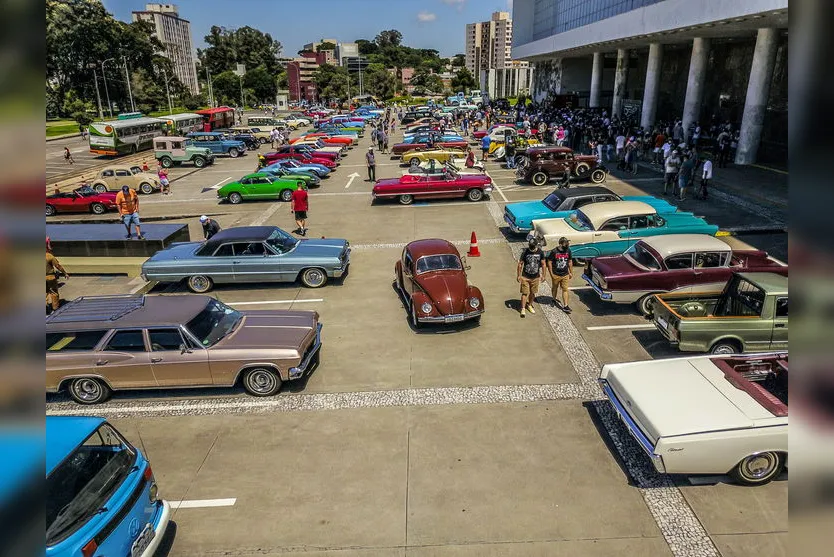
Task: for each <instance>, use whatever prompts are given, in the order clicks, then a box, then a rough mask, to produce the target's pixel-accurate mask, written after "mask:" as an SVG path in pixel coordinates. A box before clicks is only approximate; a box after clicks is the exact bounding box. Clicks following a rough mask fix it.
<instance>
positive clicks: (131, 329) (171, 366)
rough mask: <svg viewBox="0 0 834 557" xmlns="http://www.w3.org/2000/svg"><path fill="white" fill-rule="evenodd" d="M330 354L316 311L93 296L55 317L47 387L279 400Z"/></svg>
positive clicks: (94, 393)
mask: <svg viewBox="0 0 834 557" xmlns="http://www.w3.org/2000/svg"><path fill="white" fill-rule="evenodd" d="M186 245H190V244H186ZM160 253H162V252H160ZM320 348H321V325H320V324H319V315H318V313H316V312H315V311H287V310H280V309H273V310H259V311H238V310H235V309H232V308H230V307H229V306H227V305H225V304H223V303H222V302H220V301H218V300H215V299H214V298H212V297H211V296H193V295H188V294H185V295H172V296H146V295H141V294H140V295H126V296H125V295H118V296H84V297H81V298H77V299H75V300H73V301H71V302H69V303H67V304H66V305H64V306H62V307H61V308H59V309H57V310H56V311H54V312H53V313H52V314H50V315H49V317H47V318H46V391H47V392H59V391H66V392H67V393H68V394H69V395H70V396H71V397H72V398H73V399H74V400H75V401H76V402H78V403H81V404H96V403H100V402H104V401H105V400H107V398H108V397H109V396H110V394H111V393H112V392H113V391H117V390H122V389H159V388H178V387H180V388H181V387H189V388H191V387H232V386H234V385H237V384H241V385H242V386H243V388H244V389H245V390H246V391H247V392H248V393H249V394H251V395H255V396H271V395H274V394H276V393H278V391H279V390H280V389H281V383H283V382H284V381H292V380H295V379H300V378H302V377H304V376H305V375H307V374H308V373H309V372H310V371H311V370H312V369H313V367H314V365H315V360H316V359H317V356H318V352H319V349H320ZM93 364H95V365H93ZM79 554H80V553H79ZM126 555H129V553H127V554H126Z"/></svg>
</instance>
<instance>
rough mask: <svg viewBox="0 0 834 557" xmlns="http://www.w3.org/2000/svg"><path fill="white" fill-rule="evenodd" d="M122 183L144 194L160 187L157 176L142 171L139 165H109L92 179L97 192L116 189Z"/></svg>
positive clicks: (118, 188) (120, 186)
mask: <svg viewBox="0 0 834 557" xmlns="http://www.w3.org/2000/svg"><path fill="white" fill-rule="evenodd" d="M124 185H127V186H130V189H133V190H136V191H138V192H140V193H144V194H150V193H153V192H154V190H158V189H160V188H161V187H162V185H161V184H160V183H159V176H157V175H156V174H153V173H151V172H143V171H142V167H141V166H110V167H107V168H105V169H103V170H101V171H100V172H99V173H98V175H96V177H95V178H93V181H92V186H93V189H94V190H96V191H97V192H99V193H104V192H106V191H118V190H120V189H121V188H122V186H124Z"/></svg>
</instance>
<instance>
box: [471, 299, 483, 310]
mask: <svg viewBox="0 0 834 557" xmlns="http://www.w3.org/2000/svg"><path fill="white" fill-rule="evenodd" d="M469 307H471V308H472V309H478V308H479V307H481V300H479V299H478V298H474V297H473V298H469Z"/></svg>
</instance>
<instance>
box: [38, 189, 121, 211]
mask: <svg viewBox="0 0 834 557" xmlns="http://www.w3.org/2000/svg"><path fill="white" fill-rule="evenodd" d="M115 208H116V192H114V191H108V192H104V193H98V192H97V191H96V190H94V189H93V188H91V187H90V186H86V187H80V188H78V189H76V190H74V191H72V192H70V193H56V194H54V195H47V196H46V216H52V215H55V214H57V213H95V214H96V215H102V214H104V213H106V212H107V211H110V210H114V209H115Z"/></svg>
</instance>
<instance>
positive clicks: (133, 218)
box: [116, 185, 145, 240]
mask: <svg viewBox="0 0 834 557" xmlns="http://www.w3.org/2000/svg"><path fill="white" fill-rule="evenodd" d="M116 207H118V208H119V217H120V218H121V219H122V223H123V224H124V225H125V228H126V229H127V236H126V237H127V239H128V240H130V238H131V234H130V226H131V225H135V226H136V237H137V238H138V239H140V240H144V239H145V236H144V235H143V234H142V222H141V221H140V220H139V196H138V195H136V192H135V191H133V190H132V189H130V187H128V186H127V185H124V186H122V189H121V191H120V192H119V193H117V194H116Z"/></svg>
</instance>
